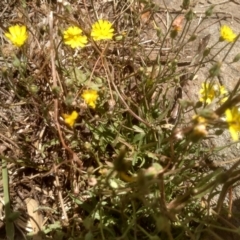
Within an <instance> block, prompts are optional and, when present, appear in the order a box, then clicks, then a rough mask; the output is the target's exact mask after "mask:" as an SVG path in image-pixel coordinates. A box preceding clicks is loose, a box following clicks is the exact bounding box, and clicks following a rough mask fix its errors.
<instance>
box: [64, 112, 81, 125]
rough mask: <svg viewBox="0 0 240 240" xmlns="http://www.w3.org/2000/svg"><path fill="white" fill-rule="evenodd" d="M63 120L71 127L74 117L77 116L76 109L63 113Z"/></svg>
mask: <svg viewBox="0 0 240 240" xmlns="http://www.w3.org/2000/svg"><path fill="white" fill-rule="evenodd" d="M63 118H64V122H65V123H66V124H67V125H68V126H70V127H73V125H74V123H75V121H76V119H77V118H78V113H77V112H76V111H73V112H72V113H71V114H63Z"/></svg>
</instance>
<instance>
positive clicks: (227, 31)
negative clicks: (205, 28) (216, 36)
mask: <svg viewBox="0 0 240 240" xmlns="http://www.w3.org/2000/svg"><path fill="white" fill-rule="evenodd" d="M220 34H221V37H220V40H221V41H227V42H234V41H235V39H236V37H237V35H236V34H235V33H234V32H233V30H232V29H231V28H230V27H228V26H226V25H223V26H221V29H220Z"/></svg>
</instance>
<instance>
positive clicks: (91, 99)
mask: <svg viewBox="0 0 240 240" xmlns="http://www.w3.org/2000/svg"><path fill="white" fill-rule="evenodd" d="M81 96H82V98H83V99H84V100H85V102H86V103H87V105H89V106H90V107H91V108H93V109H94V108H96V101H97V99H98V93H97V91H96V90H93V89H89V90H85V91H83V93H82V95H81Z"/></svg>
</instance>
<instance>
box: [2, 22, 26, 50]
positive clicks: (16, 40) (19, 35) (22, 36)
mask: <svg viewBox="0 0 240 240" xmlns="http://www.w3.org/2000/svg"><path fill="white" fill-rule="evenodd" d="M8 31H9V32H6V33H5V36H6V37H7V38H8V39H9V40H10V41H11V42H12V44H14V45H15V46H17V47H21V46H22V45H23V44H24V43H25V41H26V40H27V38H28V33H27V28H26V26H20V25H14V26H11V27H9V28H8Z"/></svg>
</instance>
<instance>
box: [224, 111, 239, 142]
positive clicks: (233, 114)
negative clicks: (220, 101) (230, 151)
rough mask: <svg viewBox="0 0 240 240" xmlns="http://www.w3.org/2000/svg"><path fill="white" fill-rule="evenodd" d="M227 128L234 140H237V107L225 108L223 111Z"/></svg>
mask: <svg viewBox="0 0 240 240" xmlns="http://www.w3.org/2000/svg"><path fill="white" fill-rule="evenodd" d="M225 114H226V121H227V123H228V129H229V132H230V134H231V136H232V139H233V140H234V141H237V140H238V132H239V131H240V112H239V110H238V108H237V107H233V108H231V109H227V110H226V111H225Z"/></svg>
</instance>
